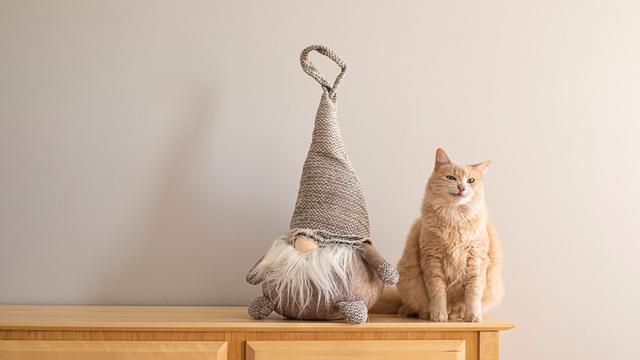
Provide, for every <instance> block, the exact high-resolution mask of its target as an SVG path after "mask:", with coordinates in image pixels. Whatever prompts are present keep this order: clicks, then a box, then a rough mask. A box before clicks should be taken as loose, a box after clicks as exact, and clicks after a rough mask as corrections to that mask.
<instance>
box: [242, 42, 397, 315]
mask: <svg viewBox="0 0 640 360" xmlns="http://www.w3.org/2000/svg"><path fill="white" fill-rule="evenodd" d="M313 50H315V51H317V52H319V53H320V54H322V55H324V56H327V57H328V58H330V59H331V60H333V61H335V62H336V63H337V64H338V65H339V66H340V68H341V72H340V74H339V75H338V77H337V78H336V80H335V81H334V83H333V84H330V83H329V82H328V81H327V80H326V79H325V78H324V77H322V75H320V74H319V73H318V71H317V69H316V68H315V66H314V65H313V63H311V61H310V60H309V53H310V52H311V51H313ZM300 63H301V64H302V68H303V70H304V71H305V72H306V73H307V74H309V76H311V77H312V78H314V79H315V80H316V81H318V82H319V83H320V85H321V86H322V90H323V94H322V98H321V99H320V105H319V107H318V112H317V114H316V119H315V126H314V129H313V136H312V140H311V146H310V148H309V153H308V154H307V159H306V161H305V163H304V167H303V169H302V177H301V179H300V188H299V191H298V199H297V201H296V205H295V209H294V211H293V216H292V218H291V224H290V229H289V231H287V232H286V233H284V234H283V235H282V236H280V237H279V238H278V239H276V240H275V242H274V243H273V245H271V248H270V249H269V250H268V251H267V253H266V254H265V255H264V256H263V257H262V258H261V259H260V260H259V261H258V262H257V263H256V264H255V265H254V266H253V268H252V269H251V270H250V271H249V273H248V274H247V282H248V283H250V284H252V285H257V284H260V283H261V284H262V294H263V295H262V296H260V297H258V298H256V299H255V300H253V302H251V304H250V305H249V309H248V311H249V315H250V316H251V317H252V318H254V319H264V318H266V317H267V316H269V315H270V314H271V313H272V312H273V311H275V312H277V313H278V314H280V315H282V316H284V317H287V318H292V319H303V320H335V319H345V320H346V322H348V323H353V324H360V323H363V322H365V321H367V311H368V309H369V307H371V306H372V305H373V304H374V303H375V301H376V300H377V298H378V297H379V296H380V294H381V292H382V289H383V287H384V284H389V285H391V284H395V283H396V282H397V281H398V273H397V271H396V270H395V269H394V268H393V266H391V265H390V264H389V263H388V262H386V261H385V260H384V258H383V257H382V255H380V253H379V252H378V251H377V250H376V248H375V247H374V246H373V243H372V241H371V237H370V233H369V217H368V214H367V207H366V205H365V201H364V196H363V195H362V189H361V188H360V181H359V180H358V176H357V175H356V172H355V170H354V169H353V167H352V166H351V162H350V161H349V158H348V156H347V153H346V151H345V148H344V144H343V142H342V136H341V135H340V129H339V127H338V121H337V115H336V89H337V87H338V85H339V84H340V81H341V80H342V77H343V76H344V73H345V71H346V69H347V66H346V64H345V63H344V62H343V61H342V59H340V58H339V57H338V56H337V55H336V54H335V53H334V52H333V51H331V50H329V49H328V48H326V47H324V46H319V45H314V46H309V47H307V48H306V49H304V50H303V51H302V54H301V55H300Z"/></svg>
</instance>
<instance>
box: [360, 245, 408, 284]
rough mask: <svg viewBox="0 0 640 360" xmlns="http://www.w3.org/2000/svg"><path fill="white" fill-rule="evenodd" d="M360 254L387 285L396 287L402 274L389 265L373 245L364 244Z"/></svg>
mask: <svg viewBox="0 0 640 360" xmlns="http://www.w3.org/2000/svg"><path fill="white" fill-rule="evenodd" d="M360 254H361V255H362V257H363V258H364V260H365V261H366V262H367V264H368V265H369V266H370V267H371V268H372V269H373V270H374V271H375V272H376V274H378V277H379V278H380V280H382V282H383V283H385V284H386V285H395V284H397V283H398V280H399V279H400V274H398V271H397V270H396V269H395V268H394V267H393V265H391V264H389V263H388V262H387V261H386V260H385V259H384V258H383V257H382V255H381V254H380V253H379V252H378V250H377V249H376V248H375V247H374V246H373V245H371V244H368V243H367V244H364V245H362V247H361V248H360Z"/></svg>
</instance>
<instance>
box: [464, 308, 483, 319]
mask: <svg viewBox="0 0 640 360" xmlns="http://www.w3.org/2000/svg"><path fill="white" fill-rule="evenodd" d="M464 321H466V322H480V321H482V312H480V311H473V310H470V311H467V312H465V314H464Z"/></svg>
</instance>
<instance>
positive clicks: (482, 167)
mask: <svg viewBox="0 0 640 360" xmlns="http://www.w3.org/2000/svg"><path fill="white" fill-rule="evenodd" d="M489 165H491V160H487V161H483V162H481V163H477V164H473V165H471V166H473V167H474V168H476V169H478V170H480V171H482V172H483V173H484V172H487V168H488V167H489Z"/></svg>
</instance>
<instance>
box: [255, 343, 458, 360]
mask: <svg viewBox="0 0 640 360" xmlns="http://www.w3.org/2000/svg"><path fill="white" fill-rule="evenodd" d="M464 345H465V344H464V340H359V341H350V340H345V341H247V354H246V355H247V360H276V359H278V360H294V359H297V360H311V359H313V360H320V359H338V360H351V359H357V360H363V359H367V360H369V359H371V360H396V359H403V360H414V359H416V360H417V359H421V360H424V359H427V360H463V359H464Z"/></svg>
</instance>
